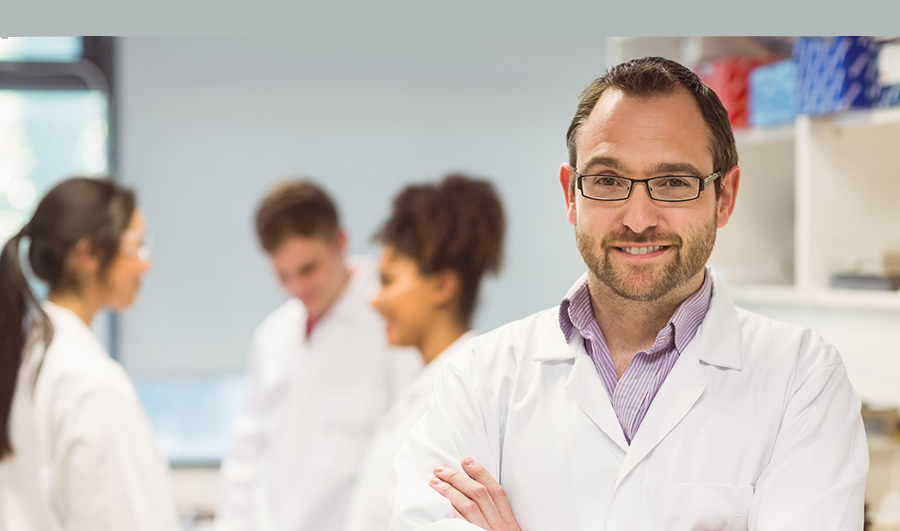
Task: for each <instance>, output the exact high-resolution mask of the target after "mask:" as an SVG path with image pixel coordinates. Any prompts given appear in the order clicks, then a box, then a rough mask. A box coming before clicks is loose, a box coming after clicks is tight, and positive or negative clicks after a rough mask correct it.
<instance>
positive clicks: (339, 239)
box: [334, 227, 347, 255]
mask: <svg viewBox="0 0 900 531" xmlns="http://www.w3.org/2000/svg"><path fill="white" fill-rule="evenodd" d="M334 246H335V247H337V249H338V251H339V252H340V253H341V255H344V254H346V252H347V231H345V230H344V227H338V228H336V229H334Z"/></svg>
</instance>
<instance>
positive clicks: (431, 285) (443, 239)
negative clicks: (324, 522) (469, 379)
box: [345, 175, 506, 531]
mask: <svg viewBox="0 0 900 531" xmlns="http://www.w3.org/2000/svg"><path fill="white" fill-rule="evenodd" d="M505 226H506V222H505V218H504V214H503V206H502V204H501V202H500V198H499V196H498V195H497V192H496V191H495V190H494V187H493V186H492V185H491V184H490V183H489V182H487V181H484V180H480V179H472V178H469V177H466V176H464V175H450V176H448V177H446V178H445V179H444V180H443V181H441V182H440V183H438V184H421V185H412V186H408V187H406V188H405V189H404V190H403V191H401V192H400V194H399V195H398V196H397V197H396V198H395V199H394V208H393V212H392V213H391V216H390V218H388V220H387V222H386V223H385V224H384V226H383V227H382V228H381V229H380V230H379V231H378V233H377V234H376V236H375V238H376V240H378V241H380V242H381V243H383V244H384V250H383V252H382V254H381V262H380V274H381V290H380V291H379V292H378V294H377V295H376V296H375V298H374V299H373V301H372V304H373V305H374V306H375V307H376V308H377V309H378V311H379V312H380V313H381V315H382V317H383V318H384V320H385V326H386V327H387V336H388V342H389V343H391V344H392V345H404V346H414V347H416V348H418V349H419V352H420V353H421V355H422V359H423V360H424V362H425V367H424V368H423V369H422V370H421V372H420V373H419V374H418V376H417V377H416V379H415V380H414V381H413V382H412V383H411V384H410V385H409V387H408V388H407V389H406V390H405V391H404V393H403V394H402V395H401V396H400V397H399V398H398V400H397V403H396V404H395V405H394V407H393V408H392V409H391V410H390V411H388V413H387V414H386V415H385V418H384V419H383V421H382V424H381V426H380V427H379V430H378V433H376V435H375V438H374V439H373V442H372V444H371V446H370V447H369V451H368V454H367V457H366V458H365V460H364V461H363V466H362V468H361V469H360V475H359V478H358V482H357V487H356V492H355V494H354V496H353V499H352V502H351V507H350V513H349V517H348V521H347V526H346V527H345V529H346V530H347V531H376V530H377V531H386V530H387V529H388V526H389V524H390V516H391V493H392V491H393V487H394V483H395V481H396V479H395V476H394V472H393V466H392V465H393V461H394V456H395V455H396V453H397V450H399V448H400V446H401V444H402V443H403V440H404V439H405V438H406V435H407V434H408V433H409V430H410V429H411V428H412V426H413V424H415V422H416V421H417V420H418V419H419V417H421V416H422V414H423V413H424V412H425V410H426V408H427V406H428V401H429V399H430V397H431V390H432V387H433V383H434V378H435V377H436V376H437V370H438V366H439V365H440V363H441V362H442V361H445V360H446V359H448V358H449V357H450V356H452V354H453V353H454V352H456V351H457V350H460V349H462V348H463V347H464V346H465V343H466V341H467V340H468V339H469V338H470V337H471V336H472V333H471V331H470V329H471V322H472V316H473V314H474V313H475V308H476V304H477V300H478V291H479V288H480V286H481V280H482V277H483V276H484V274H485V273H497V272H498V271H499V269H500V263H501V258H502V248H503V233H504V231H505Z"/></svg>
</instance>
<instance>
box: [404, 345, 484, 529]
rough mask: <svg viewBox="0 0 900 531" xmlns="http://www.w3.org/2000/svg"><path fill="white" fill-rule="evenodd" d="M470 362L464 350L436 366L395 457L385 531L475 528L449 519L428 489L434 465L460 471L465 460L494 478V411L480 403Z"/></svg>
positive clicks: (449, 510)
mask: <svg viewBox="0 0 900 531" xmlns="http://www.w3.org/2000/svg"><path fill="white" fill-rule="evenodd" d="M474 361H475V356H474V353H472V352H471V351H469V352H465V353H461V355H460V356H456V357H455V358H453V359H452V360H451V362H448V363H445V364H444V366H443V367H441V374H440V375H439V376H438V378H437V381H436V382H435V391H434V395H433V396H432V400H431V404H430V406H429V409H428V411H427V413H426V414H425V416H424V417H422V418H421V419H420V420H419V422H418V423H417V424H416V425H415V426H414V427H413V429H412V431H411V432H410V435H409V436H408V437H407V439H406V441H405V442H404V444H403V446H402V447H401V449H400V451H399V453H398V454H397V457H396V459H395V461H394V469H395V472H396V474H397V487H396V490H395V491H394V507H393V515H392V519H391V527H390V530H391V531H413V530H418V529H422V530H428V531H438V530H460V531H462V530H471V529H480V528H478V527H476V526H474V525H472V524H469V523H468V522H465V521H463V520H459V519H455V518H454V517H453V507H452V506H451V504H450V502H449V501H448V500H447V499H446V498H444V497H443V496H441V495H440V494H438V493H437V492H435V491H434V490H433V489H432V488H431V487H430V486H429V485H428V482H429V481H430V480H431V478H432V477H434V476H433V474H432V471H433V470H434V467H435V466H437V465H442V464H443V465H447V466H450V467H454V468H456V469H457V470H462V467H461V461H462V459H464V458H466V457H472V458H473V459H475V460H476V461H478V462H479V463H481V464H482V465H483V466H484V467H485V468H486V469H487V470H488V472H489V473H490V474H491V475H492V476H493V477H494V478H498V479H499V477H500V476H499V459H498V456H499V448H500V442H499V439H498V437H497V435H496V434H498V433H500V429H499V426H498V423H499V420H498V416H497V414H496V413H497V410H496V409H495V408H493V407H490V406H487V407H486V406H485V402H484V401H483V400H482V398H483V395H482V393H481V392H480V391H479V389H478V386H477V382H476V380H475V378H474V371H471V370H470V369H471V367H472V366H473V365H474ZM489 394H493V393H489ZM491 398H493V397H491ZM488 401H492V400H490V399H489V400H488ZM488 434H495V435H494V436H493V437H491V436H489V435H488Z"/></svg>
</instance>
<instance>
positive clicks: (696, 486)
mask: <svg viewBox="0 0 900 531" xmlns="http://www.w3.org/2000/svg"><path fill="white" fill-rule="evenodd" d="M710 273H711V274H713V273H712V271H711V270H710ZM583 279H584V277H582V280H580V281H579V283H580V282H583ZM713 281H714V285H713V290H714V291H713V298H712V301H711V306H710V309H709V312H708V314H707V315H706V318H705V320H704V322H703V324H702V325H701V327H700V329H699V331H698V333H697V336H695V338H694V339H693V340H692V341H691V343H690V344H689V345H688V347H687V348H686V349H685V352H684V353H682V354H681V356H680V358H679V359H678V361H677V362H676V363H675V366H674V367H673V369H672V371H671V373H670V374H669V375H668V377H667V378H666V380H665V382H664V383H663V385H662V387H661V388H660V390H659V393H658V394H657V395H656V398H655V399H654V400H653V403H652V405H651V407H650V409H649V411H648V412H647V416H646V417H645V418H644V420H643V423H642V425H641V427H640V429H639V430H638V431H637V433H636V435H635V437H634V440H633V441H632V444H631V445H630V446H629V445H628V444H627V443H626V441H625V438H624V435H623V433H622V428H621V427H620V425H619V423H618V421H617V419H616V416H615V414H614V413H613V409H612V406H611V404H610V399H609V395H608V394H607V392H606V390H605V388H604V386H603V383H602V381H601V379H600V376H599V375H598V373H597V370H596V369H595V367H594V364H593V363H592V361H591V359H590V357H589V356H588V355H587V354H586V352H585V349H584V345H583V340H582V338H581V337H580V336H579V335H578V333H577V330H576V332H575V334H574V335H573V338H572V341H570V342H569V343H566V341H565V339H564V336H563V334H562V332H561V331H560V327H559V319H558V309H556V308H554V309H550V310H547V311H543V312H540V313H538V314H535V315H532V316H530V317H528V318H526V319H523V320H521V321H517V322H514V323H510V324H508V325H506V326H503V327H501V328H499V329H497V330H495V331H493V332H491V333H488V334H485V335H483V336H480V337H478V338H475V339H474V340H472V341H471V342H470V343H469V345H470V347H471V348H470V349H469V350H468V351H466V352H462V353H460V354H458V355H457V356H455V357H454V358H453V359H452V360H450V361H448V362H447V363H445V364H444V366H443V368H442V373H441V375H440V377H439V378H438V381H437V383H436V385H435V396H434V399H433V402H432V404H431V405H430V407H429V409H428V412H427V413H426V415H425V417H424V418H423V419H422V420H421V421H420V422H419V423H418V424H417V425H416V426H415V427H414V428H413V430H412V432H411V433H410V436H409V438H408V439H407V441H406V442H405V443H404V447H403V448H402V449H401V451H400V453H399V454H398V456H397V461H396V465H395V466H396V469H397V474H398V487H397V490H396V491H395V493H394V499H395V511H397V512H399V514H396V515H395V517H394V519H393V521H392V525H391V528H390V529H391V531H406V530H412V529H428V530H438V529H460V530H462V529H474V527H473V526H471V525H470V524H468V523H466V522H463V521H462V520H455V521H454V520H453V519H452V517H453V513H452V510H451V506H450V503H449V502H447V501H446V500H445V499H444V498H442V497H441V496H439V495H438V494H437V493H435V492H434V491H433V490H432V489H431V487H429V486H428V484H427V482H428V481H429V479H430V478H431V477H432V473H431V472H432V469H433V467H434V466H435V465H438V464H447V465H450V466H453V467H460V460H461V459H462V458H464V457H467V456H471V457H473V458H474V459H475V460H477V461H478V462H480V463H481V464H483V465H484V466H485V467H486V468H487V470H488V471H489V472H490V473H491V474H492V475H493V476H494V477H495V478H498V479H499V481H500V483H501V484H502V485H503V487H504V488H505V489H506V492H507V494H508V496H509V500H510V503H511V505H512V509H513V512H514V514H515V516H516V518H517V520H518V523H519V525H520V526H521V528H522V529H525V530H527V531H542V530H546V531H554V530H560V529H565V530H567V531H576V530H591V531H604V530H605V531H622V530H627V531H643V530H647V531H649V530H665V531H679V530H695V529H696V530H699V529H715V530H719V531H721V530H725V531H731V530H745V529H750V530H759V531H797V530H800V529H803V530H806V529H808V530H816V531H830V530H841V531H850V530H859V529H862V509H863V499H864V489H865V480H866V474H867V471H868V450H867V446H866V438H865V432H864V430H863V424H862V419H861V416H860V401H859V399H858V397H857V395H856V393H855V391H854V390H853V388H852V386H851V385H850V382H849V380H848V378H847V374H846V372H845V369H844V366H843V364H842V363H841V359H840V356H839V355H838V353H837V351H836V350H835V348H834V347H832V346H831V345H829V344H827V343H825V342H824V341H823V340H822V338H821V337H820V336H819V335H818V334H816V333H815V332H812V331H811V330H808V329H804V328H801V327H799V326H794V325H789V324H785V323H780V322H776V321H773V320H770V319H767V318H765V317H762V316H759V315H756V314H753V313H750V312H747V311H744V310H741V309H738V308H736V307H735V306H734V304H733V303H732V302H731V300H730V298H729V297H728V295H727V294H726V292H725V288H724V287H723V286H722V284H721V282H720V281H719V280H718V279H716V278H715V275H714V274H713ZM576 286H577V284H576ZM573 289H574V287H573ZM570 293H571V292H570ZM432 522H433V523H432ZM429 524H430V525H429Z"/></svg>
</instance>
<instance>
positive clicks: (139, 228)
mask: <svg viewBox="0 0 900 531" xmlns="http://www.w3.org/2000/svg"><path fill="white" fill-rule="evenodd" d="M145 231H146V225H145V222H144V216H143V214H141V212H140V211H135V212H134V214H132V216H131V221H130V222H129V223H128V227H127V228H126V229H125V232H124V233H123V234H122V239H121V240H120V242H119V253H118V254H117V255H116V257H115V258H114V259H113V261H112V263H111V264H110V266H109V268H108V269H107V270H106V271H105V273H103V275H102V277H101V278H100V281H99V283H98V287H99V290H100V294H101V297H102V299H101V300H102V301H103V302H104V306H108V307H110V308H112V309H114V310H123V309H125V308H128V307H129V306H131V305H132V303H134V299H135V297H136V296H137V292H138V290H139V289H140V287H141V278H142V277H143V276H144V273H146V272H147V270H148V269H150V257H149V255H148V254H146V253H145V252H143V249H144V237H145Z"/></svg>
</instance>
